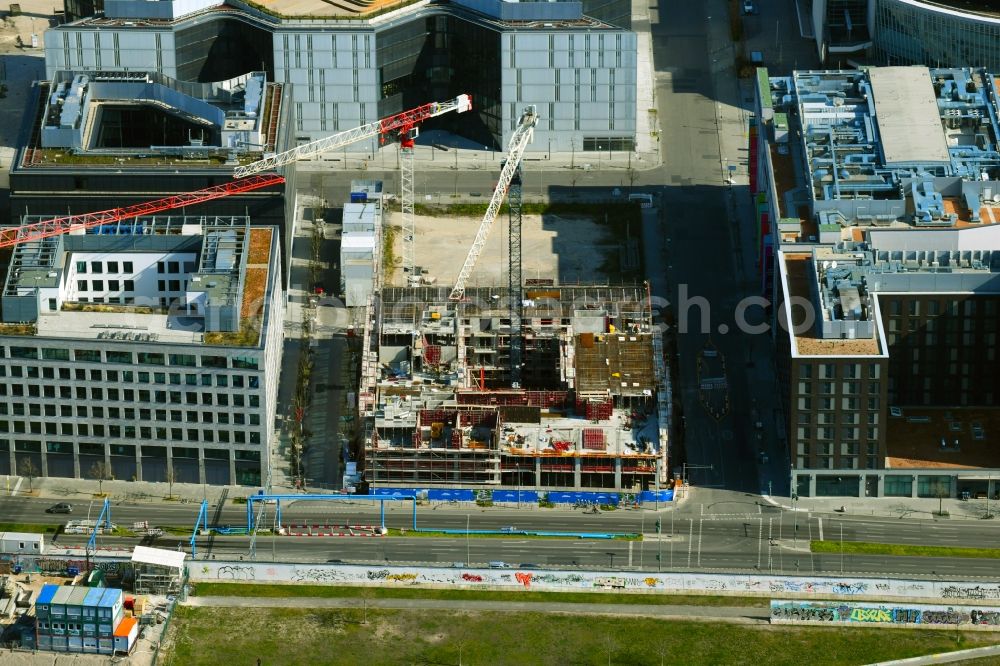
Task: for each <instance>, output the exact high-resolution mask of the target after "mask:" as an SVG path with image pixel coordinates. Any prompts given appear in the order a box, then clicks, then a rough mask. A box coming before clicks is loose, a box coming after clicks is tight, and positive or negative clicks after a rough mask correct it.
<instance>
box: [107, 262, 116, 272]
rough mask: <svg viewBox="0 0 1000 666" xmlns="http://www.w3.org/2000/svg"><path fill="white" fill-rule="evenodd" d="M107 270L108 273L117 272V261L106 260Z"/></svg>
mask: <svg viewBox="0 0 1000 666" xmlns="http://www.w3.org/2000/svg"><path fill="white" fill-rule="evenodd" d="M108 272H109V273H117V272H118V262H117V261H109V262H108Z"/></svg>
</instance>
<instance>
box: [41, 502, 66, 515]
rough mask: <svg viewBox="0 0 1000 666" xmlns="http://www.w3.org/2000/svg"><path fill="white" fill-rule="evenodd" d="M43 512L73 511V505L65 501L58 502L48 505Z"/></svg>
mask: <svg viewBox="0 0 1000 666" xmlns="http://www.w3.org/2000/svg"><path fill="white" fill-rule="evenodd" d="M45 513H73V505H72V504H67V503H66V502H60V503H59V504H55V505H53V506H50V507H49V508H47V509H46V510H45Z"/></svg>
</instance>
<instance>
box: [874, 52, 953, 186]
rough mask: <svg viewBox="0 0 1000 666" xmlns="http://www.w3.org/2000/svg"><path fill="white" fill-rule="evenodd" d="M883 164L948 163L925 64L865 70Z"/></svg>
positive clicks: (945, 145)
mask: <svg viewBox="0 0 1000 666" xmlns="http://www.w3.org/2000/svg"><path fill="white" fill-rule="evenodd" d="M868 78H869V81H871V87H872V96H873V98H874V104H875V118H876V120H877V122H878V130H879V134H880V135H881V139H882V141H881V144H880V145H881V148H882V158H883V160H884V162H885V164H886V166H894V165H905V164H910V163H920V164H927V163H935V162H937V163H941V164H950V163H951V156H950V155H949V153H948V143H947V142H946V141H945V136H944V129H943V128H942V127H941V114H940V112H939V111H938V105H937V98H936V95H935V94H934V85H933V83H932V82H931V77H930V74H929V73H928V71H927V68H926V67H872V68H871V69H869V70H868Z"/></svg>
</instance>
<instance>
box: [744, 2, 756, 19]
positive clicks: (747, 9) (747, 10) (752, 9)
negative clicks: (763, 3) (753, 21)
mask: <svg viewBox="0 0 1000 666" xmlns="http://www.w3.org/2000/svg"><path fill="white" fill-rule="evenodd" d="M743 13H744V14H745V15H747V16H750V15H751V14H756V13H757V7H756V5H754V4H753V0H743Z"/></svg>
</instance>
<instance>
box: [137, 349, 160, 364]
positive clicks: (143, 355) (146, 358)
mask: <svg viewBox="0 0 1000 666" xmlns="http://www.w3.org/2000/svg"><path fill="white" fill-rule="evenodd" d="M139 364H140V365H163V364H164V356H163V354H156V353H149V352H139Z"/></svg>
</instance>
